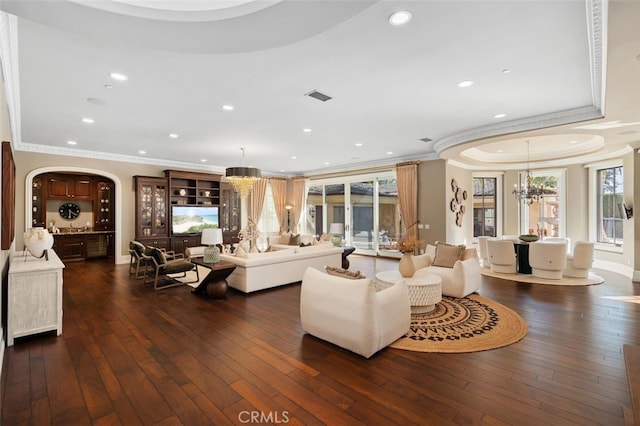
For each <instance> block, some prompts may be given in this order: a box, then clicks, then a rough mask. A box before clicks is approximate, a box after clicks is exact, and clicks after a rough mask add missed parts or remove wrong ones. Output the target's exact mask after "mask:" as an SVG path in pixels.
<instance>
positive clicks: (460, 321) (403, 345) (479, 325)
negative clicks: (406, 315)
mask: <svg viewBox="0 0 640 426" xmlns="http://www.w3.org/2000/svg"><path fill="white" fill-rule="evenodd" d="M526 334H527V323H526V322H525V320H524V319H523V318H522V317H521V316H520V315H518V314H517V313H516V312H514V311H513V310H511V309H509V308H507V307H506V306H504V305H501V304H499V303H498V302H494V301H493V300H490V299H487V298H486V297H482V296H478V295H477V294H472V295H469V296H467V297H463V298H460V299H459V298H455V297H447V296H442V301H441V302H439V303H438V304H436V307H435V309H434V310H433V311H431V312H427V313H425V314H419V315H412V316H411V326H410V327H409V331H408V332H407V334H405V335H404V336H403V337H401V338H400V339H398V340H396V341H395V342H393V343H392V344H391V345H390V346H391V347H392V348H396V349H405V350H409V351H417V352H447V353H454V352H478V351H486V350H489V349H496V348H501V347H503V346H507V345H510V344H512V343H515V342H517V341H519V340H520V339H522V338H523V337H524V336H526Z"/></svg>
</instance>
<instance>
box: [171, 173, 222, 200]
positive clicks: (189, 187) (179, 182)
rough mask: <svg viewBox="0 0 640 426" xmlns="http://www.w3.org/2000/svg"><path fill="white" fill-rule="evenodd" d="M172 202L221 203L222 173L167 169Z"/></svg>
mask: <svg viewBox="0 0 640 426" xmlns="http://www.w3.org/2000/svg"><path fill="white" fill-rule="evenodd" d="M165 175H166V177H167V179H168V181H169V193H170V197H171V204H176V205H192V206H202V205H204V206H207V205H211V206H219V205H220V178H221V176H220V175H216V174H209V173H193V172H181V171H177V170H165Z"/></svg>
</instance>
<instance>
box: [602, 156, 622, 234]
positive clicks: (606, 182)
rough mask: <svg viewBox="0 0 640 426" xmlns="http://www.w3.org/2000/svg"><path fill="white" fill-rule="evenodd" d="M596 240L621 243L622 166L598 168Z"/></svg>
mask: <svg viewBox="0 0 640 426" xmlns="http://www.w3.org/2000/svg"><path fill="white" fill-rule="evenodd" d="M597 182H598V242H599V243H608V244H615V245H618V246H620V245H622V243H623V239H622V225H623V222H624V215H623V213H622V211H621V210H622V208H621V206H622V204H623V189H624V182H623V178H622V166H618V167H610V168H607V169H600V170H598V174H597Z"/></svg>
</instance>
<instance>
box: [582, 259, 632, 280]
mask: <svg viewBox="0 0 640 426" xmlns="http://www.w3.org/2000/svg"><path fill="white" fill-rule="evenodd" d="M593 267H594V268H596V269H604V270H605V271H609V272H614V273H616V274H621V275H624V276H625V277H627V278H631V279H632V280H633V281H640V275H639V274H640V271H635V272H634V270H633V268H632V267H631V266H627V265H622V264H620V263H616V262H610V261H608V260H601V259H594V261H593Z"/></svg>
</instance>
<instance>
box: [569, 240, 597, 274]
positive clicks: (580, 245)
mask: <svg viewBox="0 0 640 426" xmlns="http://www.w3.org/2000/svg"><path fill="white" fill-rule="evenodd" d="M593 247H594V244H593V243H591V242H588V241H576V244H575V246H574V247H573V253H571V254H569V255H568V256H567V267H566V268H565V270H564V272H563V275H564V276H565V277H573V278H588V277H589V270H590V269H591V265H592V264H593Z"/></svg>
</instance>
